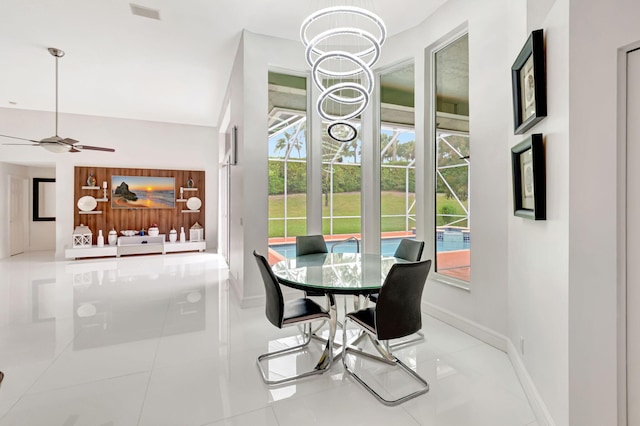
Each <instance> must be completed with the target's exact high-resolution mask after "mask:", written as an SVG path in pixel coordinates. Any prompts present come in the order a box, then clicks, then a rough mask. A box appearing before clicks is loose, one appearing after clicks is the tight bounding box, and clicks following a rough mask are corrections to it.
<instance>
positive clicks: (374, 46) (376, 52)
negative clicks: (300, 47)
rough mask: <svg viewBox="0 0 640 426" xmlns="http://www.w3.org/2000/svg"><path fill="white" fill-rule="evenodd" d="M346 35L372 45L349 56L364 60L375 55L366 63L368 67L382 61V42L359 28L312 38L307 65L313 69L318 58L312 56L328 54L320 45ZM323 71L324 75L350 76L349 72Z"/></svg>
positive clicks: (324, 32)
mask: <svg viewBox="0 0 640 426" xmlns="http://www.w3.org/2000/svg"><path fill="white" fill-rule="evenodd" d="M344 35H355V36H358V37H361V38H363V39H365V40H366V41H367V42H369V43H370V44H371V47H370V48H368V49H366V50H361V51H360V52H347V53H349V55H351V56H355V57H358V58H361V59H362V58H365V57H367V56H369V55H371V54H373V57H372V58H371V59H369V61H368V62H367V63H366V65H367V66H368V67H372V66H373V65H374V64H375V63H376V62H378V59H380V48H381V47H380V42H379V41H378V40H376V38H375V36H374V35H373V34H371V33H370V32H369V31H365V30H361V29H358V28H334V29H331V30H327V31H323V32H321V33H320V34H318V35H317V36H315V37H314V38H312V39H311V41H310V42H309V44H308V45H307V49H306V51H305V56H306V58H307V63H308V64H309V66H310V67H312V66H313V64H314V63H315V62H317V61H318V58H315V59H314V58H313V56H312V55H317V56H322V55H324V54H325V53H326V52H325V51H324V50H322V49H318V48H317V46H318V44H319V43H321V42H323V41H325V42H326V41H327V40H329V39H330V38H331V37H339V36H344ZM321 71H322V72H324V73H331V74H333V75H342V76H349V75H350V73H349V71H346V72H338V71H329V70H324V69H321Z"/></svg>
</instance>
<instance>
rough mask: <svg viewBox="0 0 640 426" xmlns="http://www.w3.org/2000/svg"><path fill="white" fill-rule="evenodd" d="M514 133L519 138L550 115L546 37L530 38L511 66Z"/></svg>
mask: <svg viewBox="0 0 640 426" xmlns="http://www.w3.org/2000/svg"><path fill="white" fill-rule="evenodd" d="M511 88H512V97H513V125H514V134H516V135H520V134H522V133H524V132H526V131H527V130H529V129H530V128H531V127H533V126H534V125H535V124H536V123H537V122H539V121H540V120H542V119H543V118H544V117H546V116H547V79H546V72H545V54H544V34H543V31H542V30H535V31H533V32H532V33H531V35H529V38H528V39H527V42H526V43H525V45H524V46H523V48H522V50H521V51H520V54H519V55H518V58H517V59H516V60H515V62H514V63H513V66H512V67H511Z"/></svg>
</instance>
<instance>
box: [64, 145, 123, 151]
mask: <svg viewBox="0 0 640 426" xmlns="http://www.w3.org/2000/svg"><path fill="white" fill-rule="evenodd" d="M74 148H78V149H92V150H94V151H106V152H116V150H115V149H113V148H103V147H101V146H90V145H75V146H74Z"/></svg>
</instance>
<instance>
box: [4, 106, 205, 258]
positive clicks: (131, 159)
mask: <svg viewBox="0 0 640 426" xmlns="http://www.w3.org/2000/svg"><path fill="white" fill-rule="evenodd" d="M59 122H60V131H59V133H60V135H61V136H62V137H72V138H74V139H77V140H79V141H80V142H81V143H83V144H86V145H96V146H107V147H112V148H115V150H116V152H115V153H104V152H97V151H84V152H81V153H75V154H53V153H50V152H48V151H46V150H44V149H41V148H38V147H19V146H3V145H0V159H2V161H3V162H5V163H18V164H30V165H32V166H36V167H37V166H38V165H40V164H46V165H50V164H52V163H53V164H55V169H56V176H55V178H56V192H57V199H56V202H57V204H56V222H55V224H56V225H55V226H56V243H55V247H56V256H57V257H62V256H63V255H64V246H65V245H69V244H70V241H71V240H70V236H71V233H72V232H73V229H74V226H75V225H78V224H74V223H73V211H74V210H73V209H74V208H75V203H76V200H74V199H73V194H74V191H73V185H74V182H73V168H74V166H76V165H77V166H92V165H94V166H104V167H131V168H150V169H195V170H204V171H205V172H206V194H205V197H206V201H208V204H207V213H206V229H205V233H206V240H207V244H208V248H209V249H215V247H216V246H217V223H218V220H217V207H218V206H217V199H218V194H217V192H218V183H217V182H218V177H217V167H218V161H217V158H218V157H217V155H218V147H217V143H218V137H217V131H216V129H215V128H214V127H204V126H190V125H180V124H169V123H158V122H151V121H140V120H126V119H116V118H105V117H94V116H86V115H75V114H60V118H59ZM53 123H54V116H53V114H52V113H49V112H40V111H27V110H18V109H7V108H0V129H1V130H2V133H3V134H9V135H15V136H19V137H25V138H30V139H41V138H44V137H47V136H51V133H52V130H53ZM1 185H2V181H0V192H1V191H5V193H6V191H7V189H6V187H5V188H2V187H1ZM1 203H2V205H4V202H1ZM0 210H3V209H2V208H0ZM0 254H1V253H0Z"/></svg>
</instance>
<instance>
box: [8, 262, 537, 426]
mask: <svg viewBox="0 0 640 426" xmlns="http://www.w3.org/2000/svg"><path fill="white" fill-rule="evenodd" d="M0 277H3V279H1V280H0V370H1V371H3V372H4V373H5V374H6V377H5V379H4V381H3V383H2V385H1V386H0V426H9V425H12V426H14V425H15V426H41V425H42V426H50V425H64V426H82V425H88V426H89V425H91V426H93V425H109V426H120V425H122V426H129V425H132V426H135V425H145V426H146V425H153V426H162V425H167V426H191V425H193V426H204V425H207V426H245V425H247V426H248V425H252V426H255V425H258V426H259V425H269V426H288V425H316V424H317V425H326V424H328V423H331V424H340V425H341V424H349V425H352V424H353V425H356V424H365V425H378V424H393V425H395V426H400V425H438V426H449V425H455V426H483V425H490V426H501V425H504V426H533V425H536V424H537V423H536V419H535V417H534V415H533V412H532V410H531V408H530V406H529V404H528V402H527V400H526V397H525V395H524V393H523V391H522V388H521V387H520V384H519V382H518V379H517V377H516V376H515V373H514V372H513V369H512V367H511V364H510V362H509V359H508V358H507V356H506V355H505V354H504V353H503V352H500V351H498V350H496V349H494V348H492V347H490V346H488V345H486V344H484V343H482V342H481V341H479V340H477V339H475V338H473V337H471V336H469V335H467V334H465V333H463V332H461V331H459V330H457V329H455V328H453V327H451V326H449V325H447V324H444V323H442V322H440V321H438V320H436V319H434V318H432V317H429V316H426V315H425V316H424V317H423V330H424V333H425V336H426V339H425V340H424V341H422V342H420V343H418V344H414V345H410V346H407V347H404V348H401V349H398V350H396V352H395V353H396V355H398V357H400V358H401V359H402V360H403V361H404V362H405V363H407V364H408V365H410V366H411V367H412V368H414V369H416V371H418V373H419V374H420V375H422V377H424V378H425V379H426V380H427V381H428V382H429V384H430V390H429V392H428V393H427V394H425V395H422V396H420V397H418V398H416V399H414V400H411V401H409V402H406V403H404V404H402V405H400V406H398V407H386V406H384V405H382V404H380V403H379V402H378V401H377V400H375V399H374V398H373V397H372V396H371V395H370V394H369V393H368V392H366V391H365V389H364V388H362V387H361V386H360V385H359V384H358V383H356V382H355V381H354V380H353V378H351V377H348V376H347V375H345V374H344V372H343V367H342V364H341V362H336V363H335V364H334V366H333V367H332V368H331V370H330V371H329V372H328V373H325V374H323V375H319V376H313V377H310V378H308V379H305V380H302V381H298V382H295V383H292V384H288V385H282V386H278V387H267V386H265V385H264V384H263V382H262V380H261V378H260V375H259V372H258V369H257V366H256V356H257V355H259V354H261V353H264V352H267V351H271V350H274V349H275V348H279V347H283V346H284V345H290V344H293V343H294V342H295V341H296V333H297V331H298V330H297V328H295V327H290V328H285V329H282V330H280V329H277V328H276V327H273V326H272V325H271V324H270V323H269V322H268V321H267V320H266V318H265V316H264V308H263V307H256V308H245V309H241V308H240V307H239V305H238V303H237V301H236V300H235V299H234V297H233V296H232V294H233V292H231V291H230V289H229V283H228V279H227V278H228V269H227V267H226V265H225V263H224V261H223V260H222V258H221V257H220V256H218V255H216V254H213V253H207V252H205V253H190V254H186V253H185V254H171V255H154V256H133V257H124V258H119V259H104V260H79V261H56V260H55V259H54V257H53V254H52V253H50V252H35V253H29V254H23V255H18V256H14V257H11V258H8V259H2V260H0ZM365 347H366V345H365ZM321 348H322V346H321V343H319V342H316V341H313V342H312V344H311V346H310V347H309V349H308V350H306V351H303V352H302V353H299V354H296V355H290V356H287V357H283V358H279V359H276V360H273V361H269V363H268V364H266V367H267V370H268V371H269V374H270V375H271V376H274V377H277V376H282V375H288V374H296V373H297V372H299V371H301V370H303V369H307V368H309V367H311V366H313V364H314V362H315V361H316V360H317V357H318V355H319V353H320V351H321ZM347 362H349V363H350V365H352V366H353V368H356V369H357V371H358V372H362V374H363V376H364V377H366V378H368V379H370V380H371V382H372V383H373V384H374V386H376V387H377V388H378V389H379V390H380V391H381V392H386V393H388V394H389V395H396V394H398V393H400V392H404V391H411V390H412V387H413V386H415V385H414V384H413V383H412V382H411V381H409V380H407V378H406V377H405V376H403V375H401V374H399V372H398V371H397V370H395V369H393V367H388V366H385V365H381V364H379V363H376V362H372V361H367V360H360V359H351V358H350V357H349V358H347Z"/></svg>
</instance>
